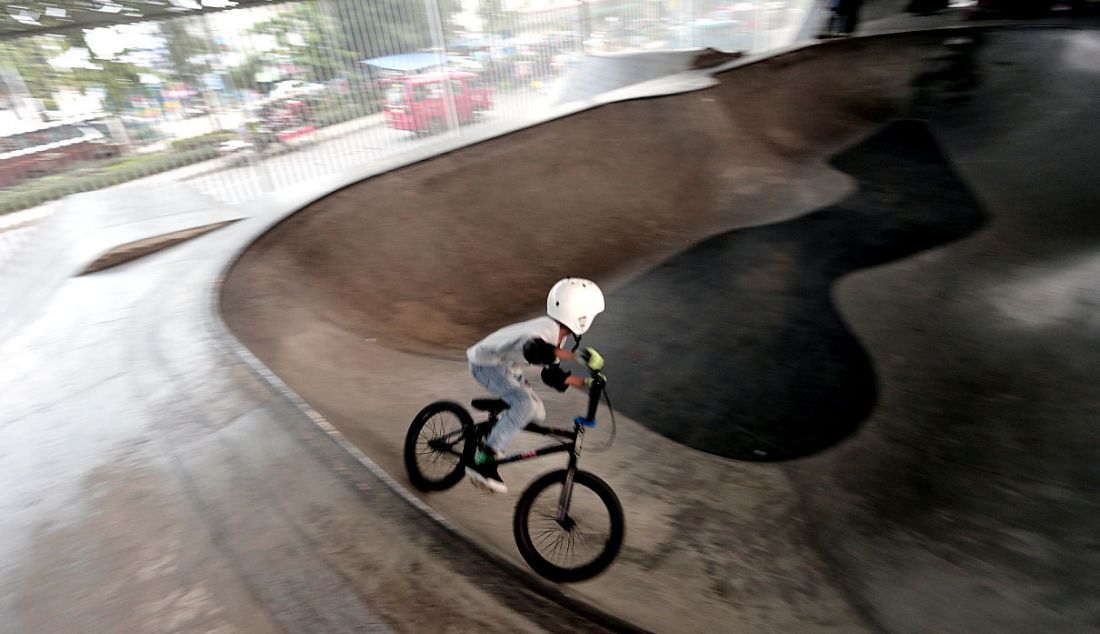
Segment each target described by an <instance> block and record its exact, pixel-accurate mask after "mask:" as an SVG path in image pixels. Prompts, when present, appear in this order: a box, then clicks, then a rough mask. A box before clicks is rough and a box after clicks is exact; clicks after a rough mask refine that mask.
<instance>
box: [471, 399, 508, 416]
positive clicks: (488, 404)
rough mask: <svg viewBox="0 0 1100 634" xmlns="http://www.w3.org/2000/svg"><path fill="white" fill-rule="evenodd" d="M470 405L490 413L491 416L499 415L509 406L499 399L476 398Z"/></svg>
mask: <svg viewBox="0 0 1100 634" xmlns="http://www.w3.org/2000/svg"><path fill="white" fill-rule="evenodd" d="M470 405H473V406H474V409H479V410H481V411H483V412H489V413H490V414H499V413H501V412H503V411H504V410H506V409H508V404H507V403H505V402H504V401H502V400H500V399H499V398H475V399H474V400H472V401H470Z"/></svg>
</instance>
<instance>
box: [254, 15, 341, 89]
mask: <svg viewBox="0 0 1100 634" xmlns="http://www.w3.org/2000/svg"><path fill="white" fill-rule="evenodd" d="M326 4H328V3H317V2H303V3H300V4H294V5H289V6H287V7H285V8H283V9H282V10H280V11H279V13H278V15H276V16H275V17H273V18H271V19H269V20H264V21H263V22H259V23H257V24H255V25H253V26H252V28H251V29H250V31H251V32H253V33H262V34H265V35H271V36H274V37H275V41H276V42H278V44H279V49H278V52H279V53H280V54H282V55H286V56H287V58H289V59H290V61H291V62H292V63H294V64H296V65H298V66H302V67H304V68H306V69H307V73H308V75H309V77H310V79H313V80H314V81H327V80H330V79H333V78H335V77H341V76H343V75H345V74H346V69H347V68H348V66H349V65H350V64H353V63H355V61H356V58H355V54H354V52H353V51H352V50H350V45H349V43H348V37H347V30H346V29H343V28H340V25H339V23H338V17H337V15H336V14H334V13H331V12H329V11H326V7H325V6H324V5H326Z"/></svg>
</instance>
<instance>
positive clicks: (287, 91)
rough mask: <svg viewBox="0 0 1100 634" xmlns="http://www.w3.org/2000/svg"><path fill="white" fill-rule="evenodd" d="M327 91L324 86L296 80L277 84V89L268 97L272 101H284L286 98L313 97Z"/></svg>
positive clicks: (272, 90)
mask: <svg viewBox="0 0 1100 634" xmlns="http://www.w3.org/2000/svg"><path fill="white" fill-rule="evenodd" d="M324 91H325V85H324V84H315V83H312V82H308V81H298V80H296V79H288V80H286V81H281V82H279V83H277V84H275V87H274V88H272V89H271V92H270V93H269V94H268V97H270V98H271V99H284V98H286V97H296V96H301V95H311V94H314V93H321V92H324Z"/></svg>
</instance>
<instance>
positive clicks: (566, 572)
mask: <svg viewBox="0 0 1100 634" xmlns="http://www.w3.org/2000/svg"><path fill="white" fill-rule="evenodd" d="M565 474H566V470H564V469H562V470H560V471H551V472H550V473H547V474H545V475H543V476H541V477H540V478H539V479H538V480H535V481H534V482H533V483H532V484H531V486H529V487H527V490H525V491H524V492H523V495H521V496H520V498H519V502H517V503H516V513H515V517H514V520H513V524H512V530H513V533H514V535H515V538H516V547H517V548H519V553H520V555H522V556H523V560H524V561H526V562H527V564H528V565H529V566H531V568H532V569H533V570H534V571H535V572H536V573H538V574H539V575H540V576H542V577H545V578H546V579H549V580H551V581H556V582H558V583H573V582H577V581H584V580H585V579H591V578H592V577H595V576H596V575H598V574H600V573H601V572H603V571H604V570H605V569H606V568H607V567H608V566H610V565H611V562H613V561H614V560H615V557H616V556H617V555H618V554H619V549H620V548H621V547H622V545H623V539H624V538H625V536H626V520H625V519H624V517H623V507H622V504H621V503H620V502H619V498H618V496H617V495H615V492H614V491H613V490H612V489H611V487H610V486H609V485H608V484H607V483H606V482H604V481H603V480H601V479H600V478H598V477H597V476H595V475H593V474H591V473H589V472H587V471H577V472H576V475H575V476H574V478H573V490H574V494H573V499H574V500H576V499H577V488H578V487H581V488H587V489H588V490H590V491H591V492H592V493H595V494H596V496H597V497H598V498H599V500H600V501H601V502H602V503H603V506H604V509H605V510H606V512H607V517H608V520H609V525H610V529H609V532H608V536H607V539H606V541H605V542H604V544H603V546H602V548H601V549H600V550H599V552H598V553H597V554H596V556H595V557H593V558H592V559H591V561H588V562H586V563H584V564H581V565H579V566H575V567H566V566H559V565H557V564H555V563H554V562H552V561H550V560H549V559H547V558H546V557H545V556H543V554H542V552H540V550H539V547H538V546H537V545H536V543H535V540H534V539H533V538H532V535H531V529H530V519H531V509H532V505H533V504H534V502H535V500H536V499H537V498H538V496H539V494H540V493H542V492H543V490H545V489H547V488H550V487H552V486H554V485H555V484H559V485H560V484H564V483H565Z"/></svg>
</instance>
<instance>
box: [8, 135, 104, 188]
mask: <svg viewBox="0 0 1100 634" xmlns="http://www.w3.org/2000/svg"><path fill="white" fill-rule="evenodd" d="M120 150H121V148H119V147H118V145H116V144H115V143H114V142H112V141H111V139H110V138H109V137H108V136H106V135H104V134H103V133H101V132H99V131H98V130H96V129H95V128H94V127H92V126H91V125H89V124H87V123H85V122H71V123H65V122H61V123H51V124H43V125H42V126H40V127H38V128H35V129H33V130H29V131H25V132H20V133H17V134H9V135H4V136H0V187H10V186H12V185H17V184H19V183H21V182H23V181H25V180H29V179H32V178H39V177H42V176H49V175H51V174H57V173H60V172H63V171H65V170H67V169H72V168H73V167H76V166H78V165H80V164H81V163H84V162H87V161H101V160H106V159H112V158H115V157H117V156H119V153H120Z"/></svg>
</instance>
